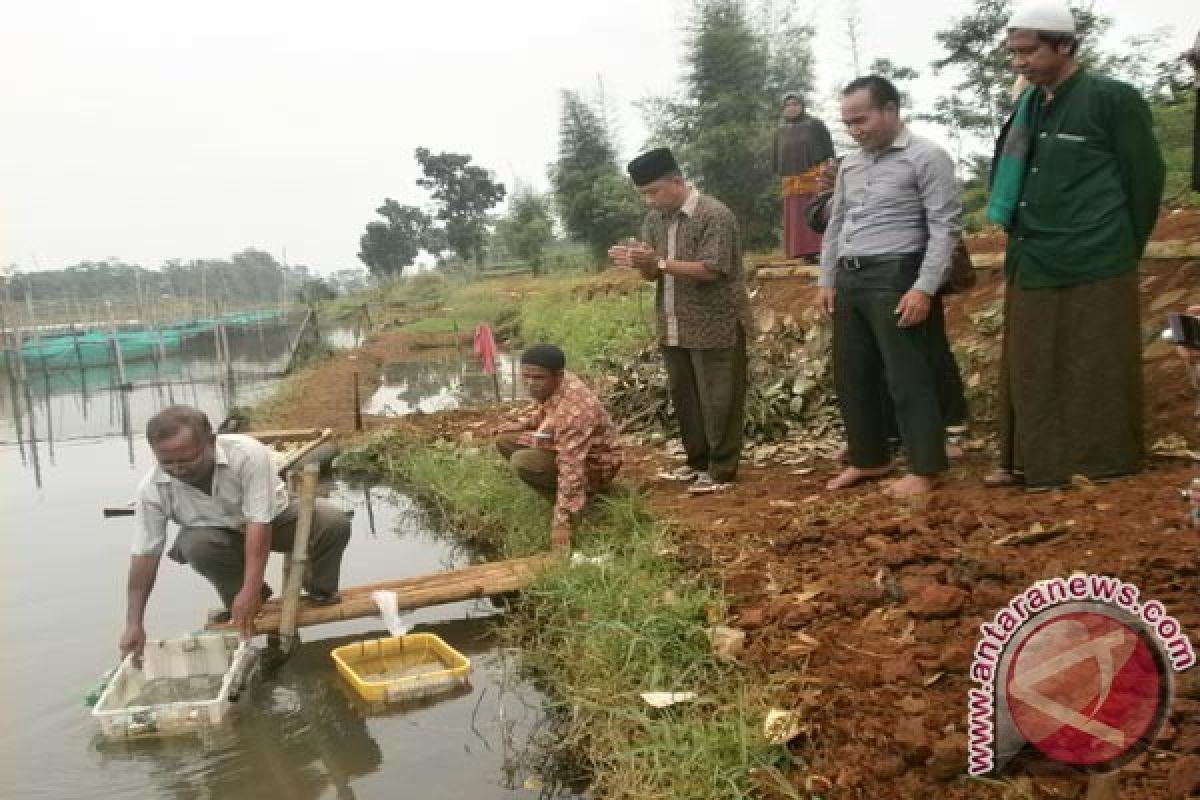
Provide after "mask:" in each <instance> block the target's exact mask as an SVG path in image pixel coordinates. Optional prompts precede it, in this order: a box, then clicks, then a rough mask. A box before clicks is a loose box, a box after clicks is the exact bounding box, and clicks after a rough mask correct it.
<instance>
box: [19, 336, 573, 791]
mask: <svg viewBox="0 0 1200 800" xmlns="http://www.w3.org/2000/svg"><path fill="white" fill-rule="evenodd" d="M260 333H261V338H260ZM287 333H288V332H287V331H286V330H278V331H273V332H272V331H267V330H262V331H259V330H254V329H250V330H248V331H243V332H242V333H240V334H238V335H235V336H232V337H231V342H230V344H231V348H232V349H233V351H234V356H235V364H236V368H237V372H238V374H237V376H236V380H235V382H234V384H233V385H232V386H231V385H229V382H228V381H227V380H223V379H222V373H223V370H222V369H220V368H218V367H217V365H216V364H215V362H214V360H213V358H212V352H211V349H210V350H209V351H208V352H207V353H206V352H205V351H204V344H203V343H198V344H196V345H194V346H192V348H191V350H190V351H186V352H183V353H181V354H180V357H179V358H177V359H175V361H174V363H164V364H161V365H159V366H158V369H157V371H155V368H154V366H153V365H137V366H136V374H135V371H134V370H131V372H130V374H129V375H128V376H127V377H128V379H129V380H131V381H133V382H134V383H135V386H134V388H133V389H132V390H131V391H127V392H121V391H119V390H115V389H112V388H110V387H111V386H112V384H113V378H112V376H111V375H110V374H108V373H107V372H106V371H105V370H95V371H93V370H89V371H88V373H87V374H85V375H82V376H81V375H80V374H79V373H78V372H75V373H61V374H58V373H52V374H50V375H49V376H46V377H43V376H41V375H39V374H33V373H31V380H30V386H29V390H30V391H29V395H30V398H31V401H32V407H33V412H34V413H33V414H32V418H31V415H30V414H29V413H28V411H27V409H25V408H24V398H23V396H22V395H23V392H22V391H18V392H17V396H16V397H15V398H14V396H13V393H12V392H11V391H10V389H11V387H3V386H0V515H2V516H0V519H2V520H3V530H4V532H5V535H6V537H7V538H8V540H9V544H8V547H7V552H6V553H5V557H4V559H2V560H0V607H3V608H4V609H5V613H3V614H0V641H3V642H4V643H5V647H4V653H3V655H2V656H0V686H3V687H4V688H3V690H2V691H3V702H4V708H5V723H6V724H5V725H4V726H3V728H2V729H0V775H3V785H4V792H3V795H4V796H5V797H20V798H159V797H177V798H181V799H182V798H188V799H190V798H235V799H236V798H289V799H292V798H301V799H304V798H323V797H337V798H352V797H358V798H375V797H388V798H391V797H397V796H405V795H411V796H416V797H422V798H510V797H537V796H542V797H545V796H550V795H551V793H550V792H548V791H546V790H544V789H542V788H541V785H540V781H538V779H537V778H536V775H537V769H536V768H537V766H539V765H540V756H539V755H538V754H539V750H538V748H537V744H536V743H537V741H538V740H539V737H543V736H548V735H549V732H548V731H547V730H546V727H547V722H546V718H545V715H544V713H543V710H542V708H543V702H542V698H541V697H540V695H539V694H538V693H537V691H536V690H535V689H534V688H532V687H531V686H529V685H528V684H526V683H524V682H522V681H521V680H520V679H519V678H518V676H517V670H516V654H515V653H512V652H506V651H505V650H503V649H502V648H500V647H499V646H498V645H497V644H496V642H495V638H494V628H495V622H496V620H495V619H494V618H495V617H496V615H497V614H498V611H497V609H496V608H495V607H494V606H493V605H492V604H491V603H490V602H489V601H471V602H464V603H456V604H452V605H446V606H440V607H435V608H431V609H425V610H422V611H418V612H414V613H413V614H410V615H408V616H407V617H406V622H409V623H411V624H413V625H414V626H415V630H417V631H430V632H433V633H436V634H438V635H439V636H441V637H442V638H443V639H445V640H446V641H448V642H449V643H450V644H452V645H453V646H454V647H456V648H457V649H458V650H459V651H460V652H462V653H464V654H465V655H467V656H468V657H469V658H470V659H471V660H472V663H473V667H474V670H473V673H472V678H471V684H470V687H469V688H468V689H465V690H463V691H462V692H458V693H454V694H451V695H449V696H447V697H445V698H442V699H440V700H432V701H425V702H423V703H421V704H420V705H417V706H402V707H389V708H388V709H386V710H381V709H376V708H369V707H367V706H365V705H364V704H363V703H362V702H361V701H360V700H358V698H357V697H356V696H354V695H353V694H352V693H351V692H350V690H349V687H347V686H346V685H345V684H344V682H343V681H342V679H341V677H340V676H339V675H338V674H337V672H336V670H335V668H334V666H333V663H332V661H331V659H330V657H329V651H330V650H331V649H333V648H334V647H337V646H339V645H342V644H346V643H348V642H351V641H354V640H356V639H360V638H366V637H374V636H379V635H386V631H385V630H384V627H383V624H382V621H381V620H379V619H377V618H368V619H360V620H352V621H346V622H341V623H335V624H330V625H325V626H319V627H314V628H307V629H303V630H302V636H303V638H304V639H305V643H304V644H303V645H302V646H301V647H300V649H299V652H298V653H297V654H296V655H295V656H294V657H293V658H292V659H291V660H289V661H288V662H287V663H285V664H284V665H283V666H282V667H280V668H279V669H278V670H277V671H275V672H273V673H271V674H270V675H269V676H268V677H267V678H266V679H265V680H264V681H263V682H262V683H261V684H259V685H258V686H257V687H256V688H255V689H254V690H253V691H251V692H249V693H247V694H246V695H244V696H243V698H242V700H241V701H240V702H239V705H240V706H241V708H240V709H239V713H238V714H237V715H236V716H235V717H234V719H233V721H232V723H231V724H229V725H227V726H226V727H225V728H223V729H222V730H221V731H220V732H219V734H218V735H216V736H213V737H210V738H208V739H207V740H205V741H200V740H198V739H195V738H187V737H181V738H177V739H172V738H160V739H145V740H138V741H134V742H131V743H122V742H114V741H109V740H105V739H103V738H101V737H100V736H99V735H98V733H97V729H96V726H95V724H94V723H93V721H92V720H91V718H90V717H89V709H87V708H86V707H85V706H84V704H83V699H84V697H85V695H86V694H87V692H88V691H89V690H90V689H91V688H92V687H93V686H94V685H95V683H96V680H97V679H98V677H99V676H100V675H101V674H102V673H104V671H105V670H107V669H108V668H110V667H112V666H114V665H115V663H116V660H117V649H116V644H117V638H118V636H119V635H120V632H121V629H122V625H123V619H124V611H125V574H126V570H127V567H128V559H129V555H128V554H129V543H130V539H131V534H132V525H133V521H132V519H131V518H128V517H125V518H117V519H109V520H106V519H103V518H102V517H101V509H102V508H103V507H105V506H115V505H122V504H124V503H125V502H127V501H128V500H129V498H130V496H131V495H132V493H133V490H134V487H135V485H136V483H137V481H138V479H139V478H140V477H141V475H142V474H144V472H145V471H146V470H147V469H149V467H150V466H151V464H152V455H151V453H150V451H149V448H148V447H147V446H146V444H145V441H144V439H143V438H142V437H141V435H140V433H139V431H140V430H141V428H142V427H143V426H144V424H145V421H146V419H147V418H148V417H149V416H150V415H151V414H152V413H153V412H154V411H156V410H157V409H158V408H161V407H162V406H164V405H166V404H168V403H169V402H171V400H172V399H174V400H175V401H179V402H188V403H192V404H195V405H197V406H199V407H201V408H203V409H204V410H205V411H207V412H208V413H209V415H210V416H211V417H212V418H213V419H214V421H218V420H220V419H221V418H222V417H223V416H224V414H225V412H226V411H227V410H228V409H229V408H230V407H231V406H233V405H236V404H245V403H247V402H251V401H253V399H254V398H255V397H257V396H260V395H261V394H262V393H263V392H264V391H267V390H268V389H269V388H270V386H271V383H272V382H273V380H274V378H273V377H271V374H272V372H273V371H274V370H275V369H276V368H277V366H278V363H279V361H280V360H281V359H284V358H286V353H287V343H288V336H287ZM210 348H211V345H210ZM437 363H439V364H442V365H443V366H439V367H437V368H436V369H443V370H444V371H443V373H442V375H443V378H442V387H443V388H447V387H449V388H452V389H453V391H454V393H455V394H456V396H457V397H458V400H457V401H456V402H470V400H471V398H472V397H474V396H476V395H475V394H474V393H473V392H471V391H469V390H464V389H463V384H464V378H463V376H464V374H466V373H469V372H470V371H471V370H470V369H465V368H464V367H463V366H462V364H461V363H460V362H458V361H457V360H453V359H451V360H448V361H444V362H437ZM436 369H435V368H434V367H430V368H429V375H427V376H425V377H423V379H422V380H423V381H424V383H423V385H427V386H428V387H434V386H435V385H436V384H437V383H438V381H437V380H435V379H434V377H433V376H432V373H433V372H435V371H436ZM470 382H471V379H470V378H468V379H467V380H466V383H470ZM487 383H488V384H489V385H490V383H491V378H490V377H488V378H487ZM435 394H436V392H435ZM14 401H15V403H16V406H14ZM16 407H19V408H20V409H21V412H22V413H20V414H17V413H15V408H16ZM414 407H420V404H419V403H417V405H416V406H414ZM18 420H19V424H18ZM31 430H32V431H33V432H34V433H35V434H36V438H37V442H36V444H34V443H33V442H31V439H30V432H31ZM50 431H53V434H54V443H53V446H51V445H50V443H49V442H48V441H47V438H48V434H49V433H50ZM35 462H36V464H37V468H36V469H35ZM328 490H329V492H330V496H331V497H332V498H333V499H334V500H335V502H339V503H341V504H342V505H343V507H345V508H347V509H351V510H353V511H354V512H355V513H354V517H353V519H354V531H353V538H352V541H351V543H350V546H349V547H348V549H347V551H346V556H345V560H344V562H343V569H342V582H343V585H353V584H360V583H368V582H374V581H379V580H385V579H394V578H400V577H405V576H410V575H420V574H426V573H430V572H435V571H440V570H443V569H447V568H452V567H455V566H459V565H462V564H464V563H466V562H467V561H468V560H469V558H470V556H469V554H467V553H464V552H463V551H462V550H461V549H459V548H458V547H457V546H456V545H455V542H454V538H453V535H452V534H453V532H452V531H446V530H443V529H441V528H440V527H439V524H438V523H437V522H436V521H434V520H431V519H430V517H429V516H428V515H427V514H426V513H425V512H424V510H423V509H422V508H421V507H420V506H419V505H418V504H417V503H416V502H415V501H414V500H413V499H412V498H411V497H408V496H406V495H405V494H403V493H399V492H395V491H392V490H390V489H384V488H379V487H375V488H371V487H362V486H351V485H348V484H346V483H343V482H335V483H332V484H331V485H329V486H328ZM279 561H280V559H279V557H278V556H275V557H273V558H272V561H271V565H270V567H269V568H268V581H269V582H270V583H271V584H272V585H273V586H276V587H278V586H280V585H281V583H280V576H279ZM215 604H216V595H215V593H214V592H213V591H212V589H211V587H210V586H209V585H208V584H207V583H206V582H205V581H204V580H203V579H201V578H200V577H199V576H197V575H196V574H195V573H193V572H192V571H191V570H190V569H188V568H186V567H181V566H179V565H177V564H175V563H174V562H171V561H169V560H167V559H164V560H163V563H162V565H161V568H160V571H159V578H158V583H157V585H156V586H155V589H154V592H153V594H152V595H151V598H150V605H149V609H148V611H147V632H148V635H149V636H150V637H152V638H155V637H159V638H167V637H172V636H178V635H182V634H186V633H189V632H191V631H194V630H196V629H198V628H199V627H200V626H201V624H202V622H203V619H204V616H205V612H206V611H207V609H209V608H210V607H212V606H214V605H215ZM260 643H261V642H260Z"/></svg>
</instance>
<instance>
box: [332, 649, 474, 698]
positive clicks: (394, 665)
mask: <svg viewBox="0 0 1200 800" xmlns="http://www.w3.org/2000/svg"><path fill="white" fill-rule="evenodd" d="M330 655H332V656H333V662H334V663H335V664H337V668H338V672H340V673H342V677H344V678H345V679H346V680H347V681H348V682H349V683H350V685H351V686H353V687H354V691H356V692H358V694H359V696H360V697H362V699H364V700H366V701H368V702H371V703H381V702H387V701H390V700H408V699H412V698H419V697H428V696H430V695H434V694H439V693H441V692H444V691H447V690H449V689H453V688H456V687H459V686H463V685H465V684H466V682H467V678H468V676H469V675H470V673H471V662H470V660H469V659H468V658H467V657H466V656H464V655H463V654H462V653H460V652H458V651H457V650H455V649H454V648H453V647H451V646H450V645H448V644H446V643H445V642H444V641H442V640H441V638H439V637H437V636H435V635H433V634H432V633H410V634H408V635H406V636H391V637H388V638H386V639H367V640H364V641H361V642H355V643H354V644H347V645H342V646H341V647H336V648H334V649H333V651H332V652H331V653H330Z"/></svg>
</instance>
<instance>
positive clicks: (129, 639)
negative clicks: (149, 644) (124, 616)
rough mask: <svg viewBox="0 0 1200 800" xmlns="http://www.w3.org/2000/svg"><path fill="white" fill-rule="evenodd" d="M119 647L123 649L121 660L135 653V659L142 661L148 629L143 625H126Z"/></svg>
mask: <svg viewBox="0 0 1200 800" xmlns="http://www.w3.org/2000/svg"><path fill="white" fill-rule="evenodd" d="M118 647H120V648H121V658H124V657H125V656H127V655H129V654H130V653H133V657H134V658H135V659H137V660H138V661H140V660H141V659H142V651H143V650H145V648H146V629H145V628H143V627H142V626H141V625H126V626H125V632H124V633H122V634H121V642H120V644H119V645H118Z"/></svg>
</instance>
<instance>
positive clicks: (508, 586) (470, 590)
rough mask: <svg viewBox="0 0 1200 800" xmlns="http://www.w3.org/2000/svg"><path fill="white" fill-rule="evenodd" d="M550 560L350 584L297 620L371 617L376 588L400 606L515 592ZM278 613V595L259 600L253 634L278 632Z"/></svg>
mask: <svg viewBox="0 0 1200 800" xmlns="http://www.w3.org/2000/svg"><path fill="white" fill-rule="evenodd" d="M554 560H555V556H553V555H549V554H545V555H536V556H529V557H528V558H516V559H513V560H511V561H494V562H490V563H487V564H477V565H474V566H470V567H464V568H462V569H456V570H450V571H448V572H439V573H437V574H434V575H421V576H418V577H414V578H401V579H399V580H394V581H383V582H381V583H371V584H367V585H365V586H351V587H348V588H345V589H342V590H341V594H342V601H341V602H340V603H336V604H334V605H331V606H305V605H301V606H300V609H299V612H298V614H297V618H296V625H297V627H301V628H304V627H308V626H311V625H322V624H324V623H327V622H339V621H341V620H344V619H356V618H359V617H372V616H376V615H377V614H378V613H379V609H378V608H377V607H376V606H375V601H374V600H372V599H371V592H373V591H375V590H376V589H390V590H392V591H394V592H395V593H396V595H397V598H398V600H399V603H398V605H399V608H400V610H401V611H406V610H412V609H415V608H425V607H427V606H437V605H442V604H444V603H455V602H458V601H461V600H472V599H475V598H478V597H494V596H496V595H501V594H507V593H508V592H515V591H517V590H519V589H522V588H524V587H525V586H527V585H528V584H529V583H530V582H531V581H532V580H533V579H534V577H536V576H537V574H538V573H539V572H541V571H542V570H543V569H545V567H546V566H548V565H549V564H551V563H553V561H554ZM280 612H281V602H280V601H279V599H277V598H273V599H271V600H268V601H267V602H266V603H264V604H263V608H262V611H261V612H259V615H258V618H257V619H256V620H255V624H254V627H255V630H256V631H257V632H258V633H277V632H278V631H279V621H280ZM206 627H207V628H208V630H231V629H232V625H230V624H229V623H224V624H213V623H210V624H209V625H207V626H206Z"/></svg>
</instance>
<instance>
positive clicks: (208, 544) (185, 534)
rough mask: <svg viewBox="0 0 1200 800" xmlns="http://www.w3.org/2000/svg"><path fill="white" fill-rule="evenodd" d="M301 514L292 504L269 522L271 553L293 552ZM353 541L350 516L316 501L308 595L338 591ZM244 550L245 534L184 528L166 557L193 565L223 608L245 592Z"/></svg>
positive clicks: (305, 578) (307, 579)
mask: <svg viewBox="0 0 1200 800" xmlns="http://www.w3.org/2000/svg"><path fill="white" fill-rule="evenodd" d="M299 513H300V504H299V503H297V502H296V501H295V500H294V499H293V500H292V502H291V503H290V504H289V505H288V507H287V509H285V510H284V511H283V513H281V514H280V515H279V516H277V517H276V518H275V519H273V520H271V550H273V551H274V552H276V553H290V552H292V543H293V542H294V541H295V536H296V519H297V517H298V516H299ZM349 541H350V517H349V516H348V515H347V514H346V513H345V512H344V511H342V510H341V509H340V508H338V507H337V506H336V505H334V504H333V503H331V502H330V501H328V500H324V499H318V500H317V506H316V509H315V511H314V512H313V521H312V530H311V531H310V532H309V538H308V557H309V561H308V573H307V574H306V575H305V577H304V589H305V591H308V592H316V593H332V592H336V591H337V590H338V578H339V574H340V572H341V567H342V552H343V551H344V550H345V549H346V544H347V543H348V542H349ZM245 548H246V537H245V534H244V533H243V532H242V531H237V530H232V529H230V528H181V529H180V531H179V535H178V536H176V537H175V543H174V544H173V545H172V546H171V550H170V552H169V553H168V554H167V555H168V556H169V557H170V558H172V559H173V560H175V561H178V562H179V563H180V564H190V565H191V567H192V569H194V570H196V572H198V573H200V574H201V575H203V576H204V577H205V578H207V579H208V582H209V583H211V584H212V585H213V588H214V589H216V590H217V594H218V595H220V597H221V602H223V603H224V604H225V608H229V607H230V606H232V605H233V599H234V598H235V597H236V596H237V593H238V592H239V591H240V590H241V588H242V583H243V579H244V577H245V568H246V549H245Z"/></svg>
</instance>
